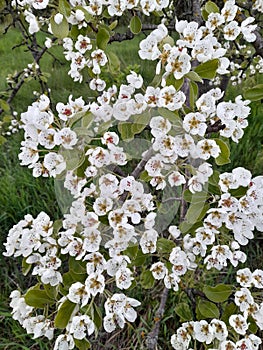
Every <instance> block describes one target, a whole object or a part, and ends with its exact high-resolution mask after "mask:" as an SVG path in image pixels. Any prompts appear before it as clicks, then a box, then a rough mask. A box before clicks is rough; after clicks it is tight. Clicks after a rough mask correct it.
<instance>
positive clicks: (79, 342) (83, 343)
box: [74, 338, 91, 350]
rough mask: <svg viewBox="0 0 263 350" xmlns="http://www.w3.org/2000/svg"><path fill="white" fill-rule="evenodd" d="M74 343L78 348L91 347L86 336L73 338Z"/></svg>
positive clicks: (85, 348) (81, 349)
mask: <svg viewBox="0 0 263 350" xmlns="http://www.w3.org/2000/svg"><path fill="white" fill-rule="evenodd" d="M74 343H75V345H76V347H77V348H78V349H79V350H87V349H90V348H91V344H90V342H89V341H88V340H87V339H86V338H84V339H74Z"/></svg>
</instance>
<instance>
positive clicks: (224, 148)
mask: <svg viewBox="0 0 263 350" xmlns="http://www.w3.org/2000/svg"><path fill="white" fill-rule="evenodd" d="M214 140H215V142H216V143H217V144H218V146H219V147H220V150H221V152H220V154H219V156H218V157H217V158H216V159H215V161H216V164H217V165H224V164H228V163H230V162H231V160H230V158H229V157H230V149H229V147H228V145H227V144H226V143H225V142H224V141H223V140H221V139H214Z"/></svg>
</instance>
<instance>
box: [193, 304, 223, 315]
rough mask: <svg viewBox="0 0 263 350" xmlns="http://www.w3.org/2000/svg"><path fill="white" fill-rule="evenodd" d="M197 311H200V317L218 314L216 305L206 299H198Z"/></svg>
mask: <svg viewBox="0 0 263 350" xmlns="http://www.w3.org/2000/svg"><path fill="white" fill-rule="evenodd" d="M197 312H199V313H200V315H201V316H202V318H219V315H220V312H219V309H218V307H217V306H216V305H215V304H213V303H211V302H210V301H206V300H199V302H198V304H197Z"/></svg>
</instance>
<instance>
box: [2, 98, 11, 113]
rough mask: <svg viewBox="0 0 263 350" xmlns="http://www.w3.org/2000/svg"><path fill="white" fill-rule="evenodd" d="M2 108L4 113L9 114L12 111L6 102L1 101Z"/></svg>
mask: <svg viewBox="0 0 263 350" xmlns="http://www.w3.org/2000/svg"><path fill="white" fill-rule="evenodd" d="M0 107H1V108H2V110H3V111H4V112H9V111H10V106H9V104H8V103H7V102H6V101H5V100H0Z"/></svg>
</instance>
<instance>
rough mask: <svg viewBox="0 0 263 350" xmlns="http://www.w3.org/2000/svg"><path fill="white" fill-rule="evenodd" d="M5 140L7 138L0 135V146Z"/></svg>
mask: <svg viewBox="0 0 263 350" xmlns="http://www.w3.org/2000/svg"><path fill="white" fill-rule="evenodd" d="M6 141H7V139H6V138H5V137H4V136H3V135H0V146H2V145H3V144H4V143H5V142H6Z"/></svg>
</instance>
